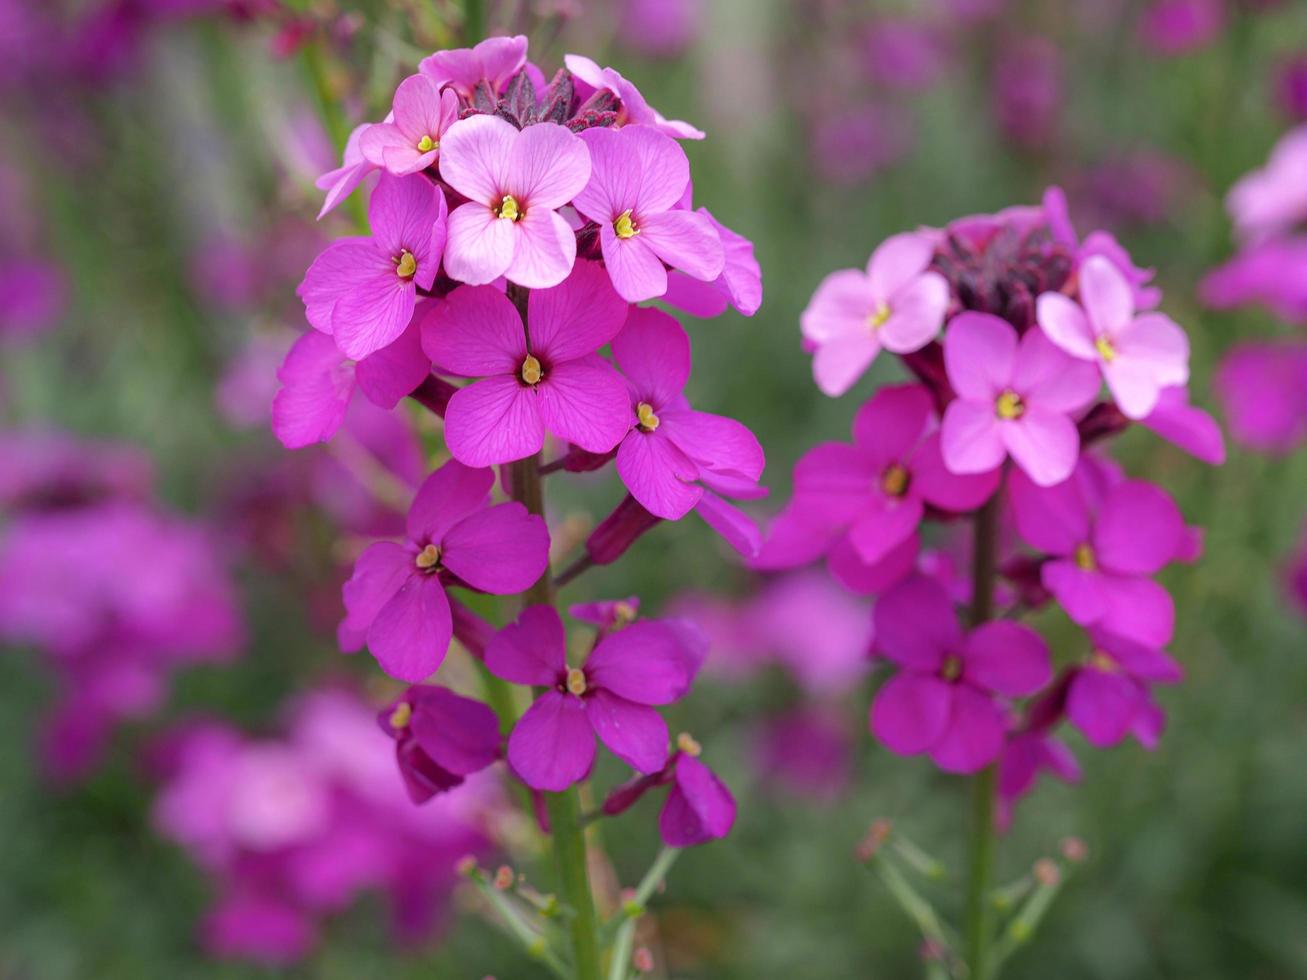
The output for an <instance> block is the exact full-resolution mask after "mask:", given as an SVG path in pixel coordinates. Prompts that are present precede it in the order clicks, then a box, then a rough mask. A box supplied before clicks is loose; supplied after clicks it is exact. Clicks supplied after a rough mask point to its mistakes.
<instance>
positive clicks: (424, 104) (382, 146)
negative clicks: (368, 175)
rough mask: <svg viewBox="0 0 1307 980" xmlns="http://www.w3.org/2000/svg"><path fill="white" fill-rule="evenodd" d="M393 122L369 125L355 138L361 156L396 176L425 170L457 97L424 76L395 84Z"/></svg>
mask: <svg viewBox="0 0 1307 980" xmlns="http://www.w3.org/2000/svg"><path fill="white" fill-rule="evenodd" d="M391 115H392V116H393V117H394V121H393V122H382V123H376V124H375V125H372V126H369V127H368V128H367V129H366V130H364V131H363V135H362V136H360V137H359V149H360V150H361V151H362V152H363V156H364V158H365V159H366V160H367V161H368V162H369V163H372V164H374V165H376V166H378V167H384V168H385V169H386V170H387V171H388V172H390V173H392V174H394V175H395V176H397V177H403V176H405V175H406V174H415V173H417V172H418V171H420V170H426V169H427V168H428V167H430V166H431V165H432V164H434V163H435V162H436V160H437V159H438V158H439V157H440V139H441V137H442V136H444V134H445V130H447V129H448V128H449V127H450V126H452V125H453V124H454V122H455V121H456V120H457V119H458V96H457V95H455V94H454V91H453V89H445V91H443V92H441V91H440V89H439V88H437V87H436V84H435V83H434V82H433V81H431V79H429V78H427V77H426V76H425V75H410V76H409V77H408V78H406V79H404V80H403V81H402V82H400V83H399V88H398V89H396V90H395V101H394V107H393V111H392V113H391Z"/></svg>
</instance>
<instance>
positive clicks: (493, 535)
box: [441, 501, 549, 595]
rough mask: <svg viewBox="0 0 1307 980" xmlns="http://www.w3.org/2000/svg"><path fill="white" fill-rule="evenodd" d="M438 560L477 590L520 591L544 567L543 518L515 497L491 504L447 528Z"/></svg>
mask: <svg viewBox="0 0 1307 980" xmlns="http://www.w3.org/2000/svg"><path fill="white" fill-rule="evenodd" d="M441 562H442V563H443V564H444V566H445V567H446V568H448V569H449V570H450V571H451V572H453V573H454V574H455V575H457V576H458V577H459V578H461V579H462V580H463V581H464V582H466V583H467V584H468V585H470V586H472V587H473V588H474V589H480V590H481V591H482V592H489V593H491V594H493V595H512V594H514V593H516V592H523V591H525V590H526V589H528V588H530V587H531V586H532V585H534V584H535V583H536V582H537V581H538V580H539V578H540V576H541V575H543V574H544V573H545V569H546V568H547V567H548V566H549V530H548V529H547V528H546V527H545V522H544V519H543V518H541V517H537V516H536V515H535V514H530V513H528V512H527V509H526V508H525V507H523V506H522V505H521V504H519V503H517V502H516V501H513V502H510V503H504V504H496V505H495V506H494V507H489V508H487V509H485V510H479V511H477V512H476V513H474V514H472V515H470V516H468V517H465V518H463V520H461V521H459V522H458V523H457V524H455V525H454V526H453V527H451V528H450V529H449V531H448V532H447V533H446V534H445V537H444V542H443V546H442V551H441Z"/></svg>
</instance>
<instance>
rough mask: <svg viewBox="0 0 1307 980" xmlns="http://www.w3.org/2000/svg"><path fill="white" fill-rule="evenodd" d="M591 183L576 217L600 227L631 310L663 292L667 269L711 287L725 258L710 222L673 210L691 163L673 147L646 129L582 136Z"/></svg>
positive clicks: (581, 197)
mask: <svg viewBox="0 0 1307 980" xmlns="http://www.w3.org/2000/svg"><path fill="white" fill-rule="evenodd" d="M581 139H582V140H584V141H585V144H586V146H587V147H588V148H589V150H590V161H591V171H590V181H589V183H588V184H586V186H585V189H584V190H583V191H581V193H580V194H578V195H577V196H576V200H575V202H574V203H575V205H576V209H577V210H578V211H580V212H581V213H582V214H583V215H585V216H586V217H587V218H589V219H591V220H592V221H595V222H597V223H598V225H599V244H600V248H601V249H602V250H603V256H604V264H605V265H606V266H607V267H608V274H609V275H610V276H611V277H612V280H613V286H614V288H615V289H616V290H617V292H618V293H619V294H620V295H621V296H622V298H623V299H625V300H627V301H628V302H631V303H638V302H640V301H641V300H646V299H656V298H657V297H659V296H662V295H663V294H664V293H665V292H667V270H666V268H664V263H666V264H667V265H669V266H671V267H673V268H675V269H680V270H681V271H682V272H685V273H686V274H687V275H689V276H692V277H693V278H695V279H700V280H703V281H705V282H711V281H712V280H714V279H716V278H717V277H718V276H719V275H720V274H721V272H722V268H723V266H724V264H725V255H724V252H723V250H722V243H721V238H720V237H719V236H718V234H717V229H716V228H715V227H714V224H713V222H712V220H711V219H709V218H707V217H705V216H704V215H702V214H697V213H695V212H693V211H686V210H682V209H680V208H678V207H677V206H676V205H677V203H678V202H679V201H680V200H681V198H682V196H683V195H684V194H685V190H686V188H687V187H688V186H689V183H690V161H689V160H687V159H686V156H685V151H684V150H682V149H681V148H680V147H679V146H677V144H676V141H675V140H673V139H671V138H670V137H668V136H664V135H663V134H662V133H659V132H657V131H655V130H652V129H648V128H645V127H638V126H637V127H630V128H626V129H620V130H613V129H603V128H596V129H587V130H585V131H584V132H583V133H582V134H581Z"/></svg>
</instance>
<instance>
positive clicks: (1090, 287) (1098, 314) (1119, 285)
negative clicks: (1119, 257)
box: [1080, 255, 1135, 337]
mask: <svg viewBox="0 0 1307 980" xmlns="http://www.w3.org/2000/svg"><path fill="white" fill-rule="evenodd" d="M1080 298H1081V301H1082V302H1083V303H1084V304H1085V312H1086V313H1088V314H1089V321H1090V323H1092V324H1093V326H1094V332H1095V333H1099V334H1107V335H1108V336H1109V337H1115V336H1116V333H1117V331H1119V330H1122V329H1124V328H1125V326H1126V325H1127V324H1129V323H1130V320H1131V319H1132V318H1133V317H1134V315H1135V301H1134V294H1133V293H1131V291H1130V284H1129V283H1128V282H1126V280H1125V276H1123V275H1121V273H1120V271H1119V270H1118V269H1117V267H1116V266H1115V265H1113V264H1112V263H1111V261H1110V260H1108V259H1106V258H1104V257H1103V256H1101V255H1091V256H1090V257H1089V258H1087V259H1085V261H1084V262H1082V263H1081V265H1080Z"/></svg>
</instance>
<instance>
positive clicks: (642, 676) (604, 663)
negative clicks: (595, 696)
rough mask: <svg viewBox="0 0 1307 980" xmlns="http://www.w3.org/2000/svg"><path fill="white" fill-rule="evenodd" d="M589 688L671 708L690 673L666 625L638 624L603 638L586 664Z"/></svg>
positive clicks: (679, 644)
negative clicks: (601, 689)
mask: <svg viewBox="0 0 1307 980" xmlns="http://www.w3.org/2000/svg"><path fill="white" fill-rule="evenodd" d="M585 673H586V679H587V681H588V682H589V684H590V685H591V686H592V687H600V688H606V689H607V690H609V691H612V692H613V693H614V694H617V695H619V696H621V697H624V698H626V699H627V700H629V701H634V702H635V703H636V704H671V703H672V702H673V701H676V700H678V699H679V698H681V697H682V696H684V694H685V693H686V691H688V690H689V689H690V682H691V681H692V680H693V671H692V670H691V669H690V664H689V661H688V660H687V658H686V656H685V650H684V646H683V644H682V642H681V638H680V635H679V634H678V633H677V631H676V630H675V629H674V628H673V627H671V626H669V625H668V624H667V623H663V622H659V621H656V620H640V621H638V622H635V623H632V624H631V625H630V626H627V627H626V628H625V629H621V630H618V631H617V632H616V633H609V634H608V635H607V636H605V637H604V638H603V639H602V640H601V641H600V642H599V645H598V646H597V647H595V649H594V652H593V653H591V654H590V656H589V658H588V659H587V660H586V662H585Z"/></svg>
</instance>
